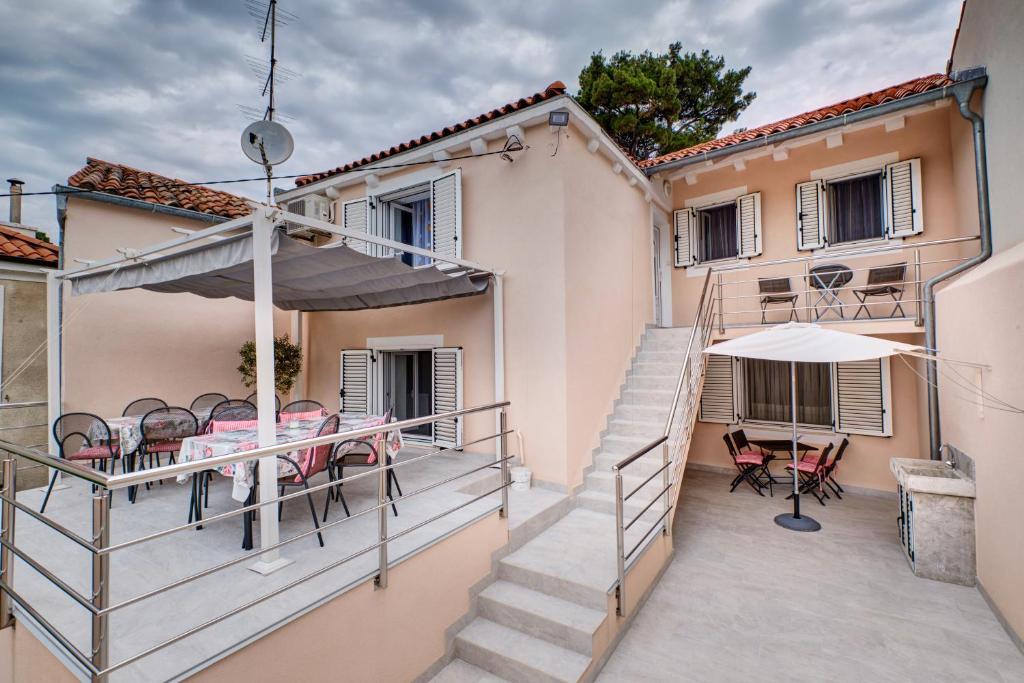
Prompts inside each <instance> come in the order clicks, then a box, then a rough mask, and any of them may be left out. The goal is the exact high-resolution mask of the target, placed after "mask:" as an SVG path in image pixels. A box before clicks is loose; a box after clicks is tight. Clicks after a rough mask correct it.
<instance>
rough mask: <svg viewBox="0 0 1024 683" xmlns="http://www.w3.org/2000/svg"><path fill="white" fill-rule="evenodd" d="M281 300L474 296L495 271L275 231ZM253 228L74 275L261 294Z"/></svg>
mask: <svg viewBox="0 0 1024 683" xmlns="http://www.w3.org/2000/svg"><path fill="white" fill-rule="evenodd" d="M272 252H273V255H272V257H271V262H272V270H273V276H272V281H273V300H274V305H275V306H277V307H278V308H281V309H284V310H298V311H355V310H361V309H368V308H385V307H388V306H403V305H406V304H416V303H423V302H427V301H438V300H441V299H451V298H455V297H463V296H473V295H476V294H481V293H483V292H484V291H486V290H487V283H488V280H489V276H488V274H487V273H482V272H478V271H467V270H465V269H462V270H459V271H458V272H457V273H455V274H453V273H451V272H443V271H441V270H439V269H438V268H436V267H434V266H429V267H419V268H413V267H411V266H408V265H406V264H405V263H403V262H402V260H401V258H399V257H397V256H396V257H389V258H378V257H374V256H367V255H366V254H364V253H362V252H360V251H356V250H354V249H351V248H349V247H348V246H345V245H344V244H341V243H337V244H332V245H329V246H326V247H313V246H311V245H309V244H307V243H305V242H302V241H299V240H296V239H292V238H290V237H286V236H284V235H282V234H281V232H280V231H275V233H274V237H273V247H272ZM252 258H253V250H252V235H251V234H244V235H237V236H234V237H229V238H227V239H224V240H220V241H217V242H211V243H209V244H204V245H202V246H199V247H193V248H191V249H187V250H184V251H180V252H177V253H173V254H169V255H167V256H161V257H159V258H154V259H151V260H145V261H141V262H138V263H133V264H131V265H127V266H123V267H120V268H118V269H116V270H113V271H102V272H98V273H95V274H90V275H82V276H81V277H77V278H74V279H73V281H72V282H73V284H72V292H73V294H75V295H80V294H94V293H99V292H113V291H118V290H123V289H135V288H141V289H147V290H150V291H153V292H164V293H182V292H188V293H191V294H197V295H199V296H202V297H206V298H209V299H221V298H226V297H234V298H236V299H243V300H245V301H252V300H253V268H252Z"/></svg>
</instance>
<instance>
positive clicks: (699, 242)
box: [692, 197, 740, 266]
mask: <svg viewBox="0 0 1024 683" xmlns="http://www.w3.org/2000/svg"><path fill="white" fill-rule="evenodd" d="M738 201H739V198H738V197H737V198H736V199H731V200H728V201H719V202H715V203H713V204H705V205H703V206H694V207H692V208H693V212H694V215H695V216H696V218H697V235H696V238H697V239H696V244H695V247H696V250H695V253H696V254H698V255H701V254H703V252H704V235H703V227H702V226H701V214H702V213H704V212H706V211H711V210H714V209H723V208H726V207H732V208H733V232H734V233H735V235H736V251H735V253H734V254H732V255H731V256H722V257H720V258H716V259H708V260H707V261H703V260H701V259H700V258H695V259H694V261H693V265H695V266H704V265H708V264H713V263H723V262H727V261H736V260H739V258H740V234H739V233H740V221H739V216H738V215H737V214H738V209H737V202H738Z"/></svg>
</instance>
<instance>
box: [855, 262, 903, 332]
mask: <svg viewBox="0 0 1024 683" xmlns="http://www.w3.org/2000/svg"><path fill="white" fill-rule="evenodd" d="M906 277H907V264H906V262H904V263H893V264H891V265H888V266H879V267H878V268H872V269H871V270H869V271H868V283H867V286H866V287H860V288H857V289H854V290H853V295H854V296H855V297H857V300H858V301H860V307H858V308H857V312H856V313H855V314H854V316H853V319H854V320H856V319H857V317H858V316H859V315H860V312H861V311H864V312H865V313H867V314H868V318H874V316H873V315H871V310H870V309H869V308H868V306H870V305H871V304H869V303H868V298H869V297H874V296H887V297H890V298H891V299H892V300H893V302H894V304H895V306H894V307H893V309H892V313H891V314H890V315H889V317H890V318H895V317H896V312H897V311H899V313H900V316H901V317H906V315H907V314H906V313H904V312H903V285H904V280H905V279H906Z"/></svg>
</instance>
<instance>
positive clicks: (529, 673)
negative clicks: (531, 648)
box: [455, 636, 563, 683]
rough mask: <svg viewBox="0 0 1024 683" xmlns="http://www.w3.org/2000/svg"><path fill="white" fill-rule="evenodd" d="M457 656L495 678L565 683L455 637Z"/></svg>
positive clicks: (520, 682)
mask: <svg viewBox="0 0 1024 683" xmlns="http://www.w3.org/2000/svg"><path fill="white" fill-rule="evenodd" d="M455 655H456V656H457V657H459V658H461V659H464V660H465V661H467V662H469V663H470V664H473V665H474V666H478V667H480V668H481V669H483V670H485V671H490V672H491V673H492V674H494V675H495V676H501V677H502V678H506V679H508V680H509V681H514V682H515V683H563V682H562V681H559V680H558V679H557V678H554V677H552V676H549V675H547V674H545V673H543V672H542V671H537V670H536V669H532V668H530V667H529V665H528V663H526V662H520V661H517V660H515V659H512V658H510V657H506V656H505V655H503V654H501V653H499V652H495V651H493V650H488V649H486V648H483V647H480V646H479V645H477V644H476V643H472V642H469V641H468V640H465V639H463V638H461V637H460V636H455Z"/></svg>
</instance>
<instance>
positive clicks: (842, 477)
mask: <svg viewBox="0 0 1024 683" xmlns="http://www.w3.org/2000/svg"><path fill="white" fill-rule="evenodd" d="M887 338H891V339H895V340H896V341H901V342H906V343H908V344H921V343H923V336H922V335H918V334H913V335H891V336H889V337H887ZM907 363H909V364H910V367H908V365H907ZM911 368H913V369H911ZM915 372H916V373H920V374H924V368H923V366H922V365H921V364H920V362H918V361H915V360H910V359H907V361H906V363H905V362H904V361H902V360H900V359H899V358H893V359H892V360H891V361H890V373H891V374H890V377H891V380H892V432H893V433H892V436H888V437H878V436H867V435H862V434H852V435H850V436H849V439H850V446H849V448H848V449H847V451H846V453H845V454H844V455H843V461H842V464H841V465H840V469H839V470H838V471H837V472H836V478H837V479H838V480H839V481H840V482H841V483H842V484H843V486H847V485H849V486H854V487H859V488H862V489H874V490H880V491H895V490H896V482H895V480H894V479H893V478H892V474H890V472H889V458H926V457H928V453H927V451H928V434H927V431H926V430H923V429H921V420H922V404H921V402H922V400H926V399H925V398H924V394H923V392H922V391H921V387H922V386H923V384H924V383H923V381H922V380H921V378H920V377H919V376H918V374H915ZM924 415H925V417H924V419H925V420H927V417H926V413H925V414H924ZM925 425H927V422H925ZM727 427H728V425H724V424H716V423H710V422H697V428H696V429H695V430H694V440H693V445H692V446H691V447H690V457H689V460H688V462H689V463H699V464H702V465H710V466H713V467H720V468H725V469H730V468H732V467H733V464H732V460H731V459H730V458H729V453H728V451H727V450H726V448H725V444H724V443H723V442H722V435H723V434H725V432H726V429H727ZM735 428H736V427H735V426H733V427H732V429H735ZM744 428H745V429H746V430H748V431H758V430H764V429H765V428H764V427H759V426H756V425H746V426H744ZM778 432H779V435H780V436H781V437H782V438H786V437H788V435H789V432H788V430H787V429H786V428H785V427H784V426H780V427H778ZM800 433H801V434H803V435H805V438H806V439H807V440H809V441H812V442H815V443H828V442H832V443H834V444H835V446H836V448H838V447H839V442H840V441H842V440H843V437H844V436H845V435H843V434H835V433H832V432H829V431H826V430H823V431H820V432H813V431H811V430H805V429H801V430H800ZM922 439H923V440H922ZM780 457H781V456H780ZM776 470H777V471H778V473H783V472H784V470H783V469H782V468H781V467H777V468H774V469H773V471H776Z"/></svg>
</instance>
